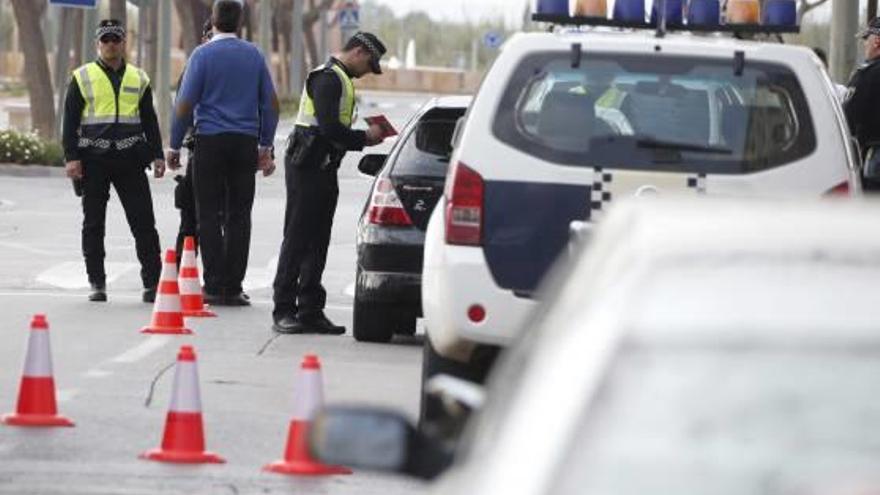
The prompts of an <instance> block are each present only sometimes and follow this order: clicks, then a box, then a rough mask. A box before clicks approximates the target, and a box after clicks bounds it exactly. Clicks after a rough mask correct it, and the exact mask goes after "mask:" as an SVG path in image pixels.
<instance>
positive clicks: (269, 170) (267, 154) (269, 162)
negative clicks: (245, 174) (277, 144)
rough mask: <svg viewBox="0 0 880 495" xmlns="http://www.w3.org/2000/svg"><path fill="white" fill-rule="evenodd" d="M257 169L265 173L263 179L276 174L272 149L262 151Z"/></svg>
mask: <svg viewBox="0 0 880 495" xmlns="http://www.w3.org/2000/svg"><path fill="white" fill-rule="evenodd" d="M257 169H258V170H262V171H263V177H269V176H270V175H272V174H273V173H274V172H275V160H274V159H273V158H272V150H271V149H265V150H261V151H260V160H259V161H258V162H257Z"/></svg>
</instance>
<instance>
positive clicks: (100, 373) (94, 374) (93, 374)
mask: <svg viewBox="0 0 880 495" xmlns="http://www.w3.org/2000/svg"><path fill="white" fill-rule="evenodd" d="M112 374H113V373H112V372H110V371H106V370H101V369H98V368H95V369H91V370H89V371H86V372H85V373H83V376H84V377H86V378H105V377H108V376H110V375H112Z"/></svg>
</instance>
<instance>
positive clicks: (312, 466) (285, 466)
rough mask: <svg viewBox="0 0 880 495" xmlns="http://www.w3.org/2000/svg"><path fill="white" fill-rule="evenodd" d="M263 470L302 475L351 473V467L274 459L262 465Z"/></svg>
mask: <svg viewBox="0 0 880 495" xmlns="http://www.w3.org/2000/svg"><path fill="white" fill-rule="evenodd" d="M263 471H267V472H270V473H278V474H299V475H303V476H328V475H334V474H352V471H351V469H348V468H347V467H343V466H327V465H325V464H319V463H317V462H308V461H276V462H273V463H272V464H267V465H266V466H263Z"/></svg>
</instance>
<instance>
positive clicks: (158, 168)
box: [153, 160, 165, 179]
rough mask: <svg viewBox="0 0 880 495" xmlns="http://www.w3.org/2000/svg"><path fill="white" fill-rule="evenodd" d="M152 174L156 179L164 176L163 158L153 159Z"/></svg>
mask: <svg viewBox="0 0 880 495" xmlns="http://www.w3.org/2000/svg"><path fill="white" fill-rule="evenodd" d="M153 175H154V176H155V177H156V178H157V179H161V178H162V177H164V176H165V160H154V161H153Z"/></svg>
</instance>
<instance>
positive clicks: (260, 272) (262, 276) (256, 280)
mask: <svg viewBox="0 0 880 495" xmlns="http://www.w3.org/2000/svg"><path fill="white" fill-rule="evenodd" d="M276 271H278V256H273V257H272V259H270V260H269V263H267V264H266V267H265V268H257V267H251V268H248V272H247V275H246V276H245V279H244V282H242V284H241V285H242V288H244V290H247V291H252V290H257V289H265V288H266V287H272V282H273V281H274V280H275V272H276Z"/></svg>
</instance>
